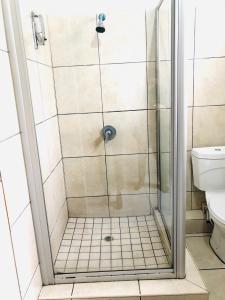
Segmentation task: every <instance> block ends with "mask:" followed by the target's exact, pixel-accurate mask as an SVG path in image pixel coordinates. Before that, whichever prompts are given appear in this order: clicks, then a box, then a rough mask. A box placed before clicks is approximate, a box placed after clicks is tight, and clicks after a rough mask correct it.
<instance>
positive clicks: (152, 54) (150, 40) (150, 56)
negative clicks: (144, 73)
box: [146, 8, 156, 61]
mask: <svg viewBox="0 0 225 300" xmlns="http://www.w3.org/2000/svg"><path fill="white" fill-rule="evenodd" d="M146 32H147V61H155V60H156V51H155V50H156V49H155V46H156V45H155V41H156V36H155V9H152V8H151V9H146Z"/></svg>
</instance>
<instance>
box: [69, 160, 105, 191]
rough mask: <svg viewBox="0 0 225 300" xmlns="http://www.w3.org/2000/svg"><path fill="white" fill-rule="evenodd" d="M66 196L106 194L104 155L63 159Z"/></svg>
mask: <svg viewBox="0 0 225 300" xmlns="http://www.w3.org/2000/svg"><path fill="white" fill-rule="evenodd" d="M64 168H65V179H66V189H67V197H85V196H101V195H106V194H107V189H106V168H105V158H104V157H83V158H68V159H64Z"/></svg>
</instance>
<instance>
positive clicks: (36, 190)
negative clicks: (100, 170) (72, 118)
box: [2, 0, 187, 285]
mask: <svg viewBox="0 0 225 300" xmlns="http://www.w3.org/2000/svg"><path fill="white" fill-rule="evenodd" d="M162 2H163V1H161V3H162ZM161 3H160V5H161ZM160 5H159V7H160ZM2 7H3V16H4V22H5V28H6V38H7V44H8V49H9V56H10V63H11V70H12V77H13V84H14V90H15V96H16V105H17V110H18V118H19V125H20V130H21V132H22V134H21V139H22V145H23V151H24V158H25V165H26V171H27V178H28V186H29V193H30V199H31V207H32V214H33V221H34V227H35V234H36V241H37V248H38V253H39V261H40V268H41V274H42V281H43V284H44V285H49V284H56V283H72V282H89V281H112V280H134V279H162V278H163V279H166V278H184V277H185V194H186V193H185V182H186V141H185V136H186V111H187V109H186V104H185V103H184V97H183V25H182V22H183V17H182V12H183V9H182V0H173V1H172V62H173V64H172V87H171V88H172V99H173V105H172V111H173V117H172V129H171V130H172V136H173V151H172V153H173V186H172V190H173V199H174V200H173V202H174V203H173V206H174V209H173V223H174V226H173V241H172V250H173V251H172V255H173V268H171V269H153V270H132V271H112V272H96V273H92V274H90V273H84V274H81V275H79V274H74V275H73V276H71V277H70V278H68V276H67V275H66V274H65V275H55V274H54V270H53V263H52V254H51V246H50V238H49V233H48V225H47V215H46V210H45V201H44V193H43V186H42V179H41V169H40V161H39V155H38V148H37V141H36V133H35V128H34V126H33V124H34V119H33V113H32V100H31V92H30V86H29V77H28V71H27V66H26V55H25V49H24V44H23V33H22V25H21V16H20V9H19V4H18V0H2ZM159 7H158V8H159Z"/></svg>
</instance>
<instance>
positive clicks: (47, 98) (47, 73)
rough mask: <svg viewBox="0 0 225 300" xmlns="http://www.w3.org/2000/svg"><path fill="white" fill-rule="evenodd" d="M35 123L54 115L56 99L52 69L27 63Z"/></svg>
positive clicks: (30, 62)
mask: <svg viewBox="0 0 225 300" xmlns="http://www.w3.org/2000/svg"><path fill="white" fill-rule="evenodd" d="M27 67H28V73H29V80H30V89H31V97H32V104H33V112H34V119H35V123H36V124H37V123H39V122H42V121H44V120H46V119H48V118H50V117H52V116H54V115H56V99H55V92H54V80H53V73H52V69H51V68H50V67H48V66H44V65H42V64H38V63H35V62H32V61H29V60H28V61H27Z"/></svg>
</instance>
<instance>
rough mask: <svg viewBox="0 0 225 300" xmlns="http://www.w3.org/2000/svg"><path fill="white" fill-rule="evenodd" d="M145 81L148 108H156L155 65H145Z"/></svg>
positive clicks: (149, 63)
mask: <svg viewBox="0 0 225 300" xmlns="http://www.w3.org/2000/svg"><path fill="white" fill-rule="evenodd" d="M147 79H148V108H149V109H155V108H156V85H157V82H156V63H155V62H148V63H147Z"/></svg>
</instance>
